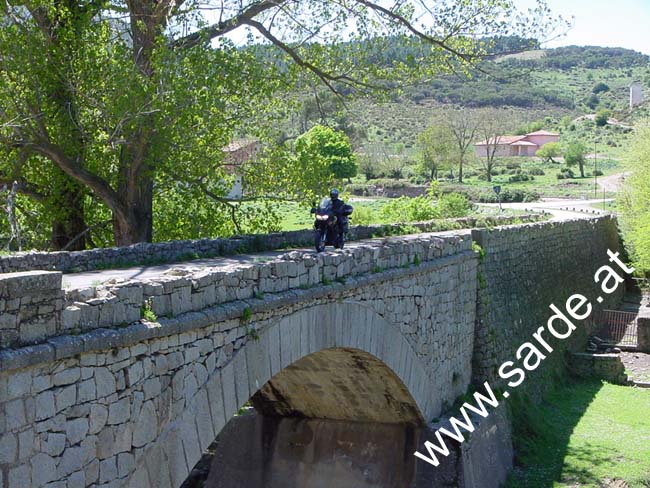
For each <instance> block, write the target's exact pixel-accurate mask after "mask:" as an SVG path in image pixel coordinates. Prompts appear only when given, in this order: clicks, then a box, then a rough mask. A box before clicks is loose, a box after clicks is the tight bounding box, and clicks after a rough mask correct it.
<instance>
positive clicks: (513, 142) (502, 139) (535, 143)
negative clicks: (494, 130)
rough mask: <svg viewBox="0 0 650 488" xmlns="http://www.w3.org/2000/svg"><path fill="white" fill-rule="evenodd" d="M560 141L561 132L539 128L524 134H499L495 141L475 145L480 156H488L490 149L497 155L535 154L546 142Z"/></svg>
mask: <svg viewBox="0 0 650 488" xmlns="http://www.w3.org/2000/svg"><path fill="white" fill-rule="evenodd" d="M559 141H560V134H556V133H555V132H548V131H545V130H538V131H536V132H531V133H529V134H526V135H523V136H499V137H497V138H496V139H495V140H494V141H493V140H485V141H481V142H477V143H476V144H474V147H475V148H476V155H477V156H478V157H480V158H485V157H487V155H488V151H489V152H490V153H491V152H492V151H494V155H495V156H496V157H513V156H534V155H535V154H536V153H537V151H538V150H539V148H540V147H542V146H543V145H544V144H547V143H549V142H559ZM495 145H496V148H495V147H494V146H495Z"/></svg>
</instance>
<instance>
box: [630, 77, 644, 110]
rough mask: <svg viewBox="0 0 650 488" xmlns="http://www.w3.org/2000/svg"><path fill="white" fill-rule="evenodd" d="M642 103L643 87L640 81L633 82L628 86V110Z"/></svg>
mask: <svg viewBox="0 0 650 488" xmlns="http://www.w3.org/2000/svg"><path fill="white" fill-rule="evenodd" d="M642 103H643V86H642V85H641V82H640V81H635V82H634V83H632V84H631V85H630V108H634V107H636V106H637V105H641V104H642Z"/></svg>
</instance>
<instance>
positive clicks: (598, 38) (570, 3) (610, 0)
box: [228, 0, 650, 55]
mask: <svg viewBox="0 0 650 488" xmlns="http://www.w3.org/2000/svg"><path fill="white" fill-rule="evenodd" d="M546 1H547V3H548V5H549V7H550V8H551V10H552V11H553V13H554V14H557V15H561V16H562V17H564V18H565V19H571V17H574V21H573V27H572V28H571V29H570V30H569V31H568V32H567V33H566V35H565V36H563V37H561V38H558V39H555V40H553V41H550V42H549V43H547V44H545V45H544V46H543V47H548V48H552V47H558V46H570V45H577V46H606V47H624V48H627V49H633V50H635V51H640V52H642V53H644V54H648V55H650V0H546ZM514 3H515V5H516V6H517V7H518V8H519V9H521V10H526V9H528V8H530V7H532V6H533V5H534V3H535V0H514ZM228 37H230V38H231V39H232V40H233V41H234V42H235V43H236V44H238V45H241V44H243V43H244V42H245V39H246V34H245V31H244V29H237V30H236V31H234V32H233V33H232V34H231V35H229V36H228Z"/></svg>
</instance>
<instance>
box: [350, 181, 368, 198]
mask: <svg viewBox="0 0 650 488" xmlns="http://www.w3.org/2000/svg"><path fill="white" fill-rule="evenodd" d="M372 190H373V188H372V187H371V186H370V185H366V184H365V183H350V184H349V185H346V186H345V191H346V192H348V193H351V194H353V195H358V196H368V195H372V194H373V193H374V192H373V191H372Z"/></svg>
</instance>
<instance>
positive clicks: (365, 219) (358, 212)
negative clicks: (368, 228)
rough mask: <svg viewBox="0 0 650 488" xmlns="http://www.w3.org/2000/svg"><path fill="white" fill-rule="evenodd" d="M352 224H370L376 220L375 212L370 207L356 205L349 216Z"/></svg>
mask: <svg viewBox="0 0 650 488" xmlns="http://www.w3.org/2000/svg"><path fill="white" fill-rule="evenodd" d="M350 221H351V222H352V224H353V225H370V224H373V223H375V222H376V215H375V212H374V211H373V210H372V209H371V208H370V207H362V206H358V207H355V208H354V212H352V215H351V216H350Z"/></svg>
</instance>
